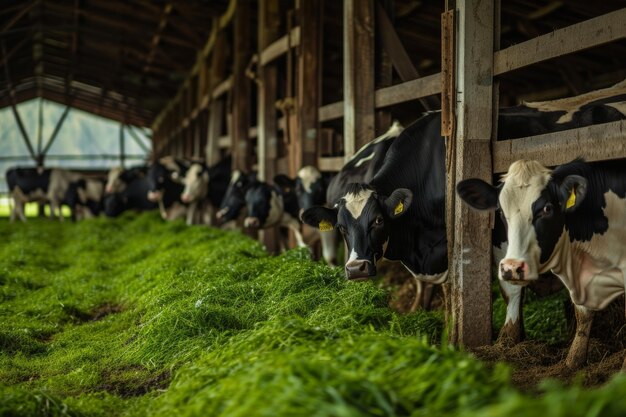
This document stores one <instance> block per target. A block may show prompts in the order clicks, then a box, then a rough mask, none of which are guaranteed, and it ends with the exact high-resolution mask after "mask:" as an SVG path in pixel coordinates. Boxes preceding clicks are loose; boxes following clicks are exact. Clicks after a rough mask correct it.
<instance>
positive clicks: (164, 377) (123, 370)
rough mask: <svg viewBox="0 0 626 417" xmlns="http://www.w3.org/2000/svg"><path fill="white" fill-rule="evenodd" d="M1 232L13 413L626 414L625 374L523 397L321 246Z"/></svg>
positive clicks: (176, 234) (132, 219) (431, 319)
mask: <svg viewBox="0 0 626 417" xmlns="http://www.w3.org/2000/svg"><path fill="white" fill-rule="evenodd" d="M0 236H3V237H4V239H3V243H2V244H0V416H81V415H83V416H92V415H93V416H145V415H154V416H173V415H176V416H363V415H366V416H409V415H412V416H432V415H438V416H457V415H463V416H468V415H480V416H483V415H484V416H492V415H494V416H495V415H502V414H507V415H520V416H531V415H535V414H536V410H542V414H543V415H544V416H546V417H549V416H562V415H563V416H565V415H568V416H570V415H571V416H578V415H579V416H586V415H603V416H613V415H614V416H618V415H623V414H624V413H625V412H626V404H623V403H620V402H617V401H611V399H612V398H613V399H617V398H622V397H623V395H624V391H625V390H626V380H625V379H623V378H616V379H615V380H613V381H612V382H611V383H610V384H609V385H607V386H606V387H604V388H601V389H599V390H595V391H584V390H582V389H581V388H580V387H578V386H573V387H569V388H565V387H561V386H556V385H549V386H547V387H546V388H545V390H546V393H545V395H544V396H542V397H541V398H540V399H535V398H530V397H528V396H527V395H526V394H520V393H518V392H517V391H516V390H515V389H514V388H513V387H512V386H511V382H510V375H509V374H510V371H509V368H508V367H507V366H506V365H497V366H495V367H492V366H489V365H487V364H485V363H482V362H480V361H479V360H477V359H475V358H473V357H472V356H471V355H469V354H467V353H465V352H462V351H459V350H458V349H455V348H452V347H449V346H446V345H445V344H444V345H442V344H441V343H440V341H441V340H442V334H441V333H442V327H443V323H442V322H443V320H442V316H441V314H440V313H437V312H418V313H415V314H410V315H405V316H400V315H398V314H396V313H394V312H392V311H391V310H389V308H388V307H387V298H388V294H387V293H386V292H385V290H384V289H382V288H380V287H378V286H376V285H374V284H372V283H350V282H346V281H345V280H344V278H343V276H342V273H341V270H340V269H332V268H329V267H327V266H325V265H322V264H321V263H317V262H312V261H310V260H309V259H308V253H307V252H306V251H305V250H292V251H289V252H287V253H285V254H283V255H281V256H277V257H271V256H269V255H267V254H266V253H265V251H264V250H263V249H262V247H261V246H260V245H259V244H258V243H257V242H255V241H252V240H250V239H248V238H246V237H244V236H242V235H240V234H238V233H235V232H223V231H219V230H216V229H209V228H202V227H191V228H189V227H186V226H185V225H184V224H182V223H180V222H174V223H162V222H161V221H160V220H159V218H158V216H157V215H153V214H143V215H139V216H136V215H132V214H129V215H126V216H124V217H122V218H120V219H117V220H109V219H95V220H92V221H85V222H82V223H78V224H69V223H66V224H59V223H57V222H51V221H48V220H39V219H35V220H32V221H30V222H29V223H27V224H13V225H10V224H8V223H6V222H0ZM618 395H619V396H618ZM566 401H567V402H569V403H576V402H578V401H580V404H581V407H580V408H578V409H575V408H574V407H571V406H570V404H564V405H563V406H562V408H558V403H560V402H566ZM530 403H532V404H531V405H532V408H528V407H531V405H529V404H530ZM540 407H543V408H540ZM527 409H528V410H530V411H526V410H527ZM545 410H549V411H548V412H546V411H545ZM565 412H567V414H564V413H565ZM594 412H595V413H596V414H593V413H594ZM589 413H591V414H589ZM598 413H600V414H598Z"/></svg>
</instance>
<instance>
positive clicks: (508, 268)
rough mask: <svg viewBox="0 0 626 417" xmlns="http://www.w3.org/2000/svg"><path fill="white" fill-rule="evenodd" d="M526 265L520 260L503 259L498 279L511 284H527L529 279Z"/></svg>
mask: <svg viewBox="0 0 626 417" xmlns="http://www.w3.org/2000/svg"><path fill="white" fill-rule="evenodd" d="M529 275H530V274H529V267H528V263H527V262H524V261H523V260H521V259H503V260H502V261H500V279H501V280H503V281H507V282H510V283H512V284H522V285H525V284H527V283H528V280H530V279H532V278H530V277H529Z"/></svg>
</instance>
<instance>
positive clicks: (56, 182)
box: [46, 168, 82, 221]
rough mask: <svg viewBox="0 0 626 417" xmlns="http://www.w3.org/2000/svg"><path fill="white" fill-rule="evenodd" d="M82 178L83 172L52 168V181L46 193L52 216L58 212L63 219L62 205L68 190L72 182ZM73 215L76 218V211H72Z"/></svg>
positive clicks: (60, 218) (61, 219) (58, 215)
mask: <svg viewBox="0 0 626 417" xmlns="http://www.w3.org/2000/svg"><path fill="white" fill-rule="evenodd" d="M81 179H82V176H81V174H79V173H77V172H72V171H69V170H66V169H60V168H52V169H51V170H50V182H49V184H48V192H47V194H46V198H47V200H48V202H49V203H50V217H54V216H55V214H56V216H57V217H58V218H59V220H60V221H63V219H64V217H63V214H62V213H61V206H62V204H63V203H65V198H66V194H67V191H68V189H69V187H70V184H72V183H74V182H77V181H79V180H81ZM72 217H74V218H75V213H72Z"/></svg>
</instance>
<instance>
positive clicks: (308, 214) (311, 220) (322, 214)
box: [300, 206, 337, 232]
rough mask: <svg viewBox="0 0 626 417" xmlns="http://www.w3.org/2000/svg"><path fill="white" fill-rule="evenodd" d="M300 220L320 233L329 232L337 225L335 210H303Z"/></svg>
mask: <svg viewBox="0 0 626 417" xmlns="http://www.w3.org/2000/svg"><path fill="white" fill-rule="evenodd" d="M300 219H301V220H302V222H303V223H306V224H308V225H309V226H311V227H315V228H317V229H319V230H320V231H321V232H330V231H331V230H333V229H334V228H335V225H336V224H337V209H329V208H326V207H319V206H316V207H311V208H310V209H307V210H304V212H302V215H301V216H300Z"/></svg>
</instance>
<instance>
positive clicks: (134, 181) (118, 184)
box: [104, 167, 158, 217]
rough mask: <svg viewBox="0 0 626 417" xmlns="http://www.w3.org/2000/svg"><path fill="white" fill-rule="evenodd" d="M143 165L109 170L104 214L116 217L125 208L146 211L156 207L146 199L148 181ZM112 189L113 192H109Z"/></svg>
mask: <svg viewBox="0 0 626 417" xmlns="http://www.w3.org/2000/svg"><path fill="white" fill-rule="evenodd" d="M146 171H147V169H146V168H145V167H136V168H131V169H127V170H124V169H122V170H120V169H118V168H114V169H112V170H111V171H110V172H109V176H108V181H107V185H106V189H105V197H104V214H105V215H106V216H108V217H117V216H119V215H120V214H121V213H122V212H124V211H126V210H137V211H146V210H154V209H157V208H158V205H157V203H155V202H153V201H150V200H148V192H149V191H150V181H148V178H147V176H146V175H145V174H146ZM109 190H112V191H113V192H110V191H109Z"/></svg>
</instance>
